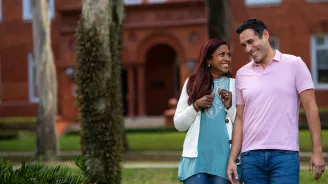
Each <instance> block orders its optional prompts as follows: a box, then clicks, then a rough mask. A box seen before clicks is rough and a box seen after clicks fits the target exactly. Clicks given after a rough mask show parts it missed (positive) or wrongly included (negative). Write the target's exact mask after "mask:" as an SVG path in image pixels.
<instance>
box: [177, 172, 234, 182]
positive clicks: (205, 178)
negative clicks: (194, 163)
mask: <svg viewBox="0 0 328 184" xmlns="http://www.w3.org/2000/svg"><path fill="white" fill-rule="evenodd" d="M209 183H210V184H229V183H230V182H229V180H226V179H224V178H222V177H220V176H215V175H211V174H206V173H198V174H195V175H193V176H190V177H189V178H187V179H186V180H184V181H183V184H209Z"/></svg>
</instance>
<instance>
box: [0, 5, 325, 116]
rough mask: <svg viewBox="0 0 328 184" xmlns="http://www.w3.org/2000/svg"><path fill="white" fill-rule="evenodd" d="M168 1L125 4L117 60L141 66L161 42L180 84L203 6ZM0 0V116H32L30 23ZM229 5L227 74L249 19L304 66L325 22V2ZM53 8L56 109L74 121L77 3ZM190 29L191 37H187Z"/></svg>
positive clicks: (203, 35) (202, 33)
mask: <svg viewBox="0 0 328 184" xmlns="http://www.w3.org/2000/svg"><path fill="white" fill-rule="evenodd" d="M170 2H173V3H168V4H167V5H144V6H129V7H127V8H126V15H127V16H126V22H125V31H124V48H123V50H124V52H123V53H124V54H123V64H124V66H126V67H130V66H135V65H138V64H139V65H140V64H144V63H145V55H146V53H147V51H148V50H149V49H151V48H152V47H153V46H154V45H156V44H159V43H166V44H168V45H170V47H172V48H173V49H174V50H175V52H176V54H177V55H178V57H179V59H180V60H181V71H180V74H181V81H180V85H183V82H184V80H185V79H186V78H187V77H188V75H189V72H188V70H187V68H186V65H185V63H186V61H187V60H188V59H196V60H197V58H198V54H199V49H200V46H201V44H202V43H204V42H205V40H206V39H207V31H206V10H205V9H204V4H203V2H202V1H194V0H192V3H191V2H187V0H181V1H179V2H180V3H178V2H177V1H175V3H174V1H173V0H172V1H170ZM2 3H3V4H2V21H1V23H0V25H1V26H0V41H1V43H2V44H0V59H1V60H0V62H1V88H0V89H1V90H2V92H1V95H2V97H1V99H2V101H1V104H0V116H33V115H35V114H36V110H37V104H33V103H30V102H29V99H28V70H27V64H28V62H27V54H28V52H29V51H32V49H33V47H32V46H33V43H32V29H31V22H24V21H23V19H22V0H10V1H2ZM230 3H231V7H232V24H231V27H232V43H231V46H232V52H233V64H232V72H233V73H235V72H236V70H237V69H238V68H240V67H241V66H243V65H244V64H246V63H247V62H248V58H249V57H248V56H247V55H246V54H245V53H244V51H243V49H242V47H241V46H240V44H239V39H238V36H237V35H236V34H235V29H236V28H237V26H238V25H239V24H240V23H241V22H242V21H244V20H245V19H247V18H251V17H255V18H258V19H261V20H264V21H265V22H266V23H267V25H268V26H269V30H270V31H271V33H272V34H273V35H275V36H277V37H278V38H279V47H280V50H281V51H282V52H285V53H290V54H294V55H299V56H301V57H302V58H303V60H304V61H305V62H306V63H307V65H308V67H309V68H310V65H311V61H310V59H311V56H310V35H311V34H312V33H318V32H328V30H325V29H324V28H323V27H322V24H321V23H322V22H323V21H324V20H328V14H327V13H326V12H327V9H328V3H307V2H306V1H299V0H288V1H287V0H283V1H282V4H280V5H277V6H268V7H246V6H245V5H244V0H233V1H231V2H230ZM55 7H56V16H55V19H53V20H52V29H51V31H52V47H53V50H54V56H55V62H56V67H57V79H58V113H59V114H60V115H62V116H63V117H64V118H65V119H67V120H71V121H75V120H76V117H77V111H76V108H75V103H74V97H73V95H72V81H71V80H70V79H69V78H68V77H67V76H66V75H65V69H66V68H67V67H69V66H73V65H75V56H74V38H73V35H74V31H75V28H76V25H77V21H78V18H79V12H80V7H81V1H80V0H65V1H64V0H56V1H55ZM145 12H148V13H145ZM166 18H168V20H165V19H166ZM163 25H164V26H163ZM194 33H196V39H195V40H193V39H192V38H191V35H193V34H194ZM136 90H137V89H136ZM325 94H327V91H317V102H318V104H319V105H321V106H328V96H327V95H325Z"/></svg>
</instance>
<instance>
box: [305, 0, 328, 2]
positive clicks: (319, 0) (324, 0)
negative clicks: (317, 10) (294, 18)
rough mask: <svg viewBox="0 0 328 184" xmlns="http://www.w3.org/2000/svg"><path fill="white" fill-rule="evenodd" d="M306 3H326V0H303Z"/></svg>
mask: <svg viewBox="0 0 328 184" xmlns="http://www.w3.org/2000/svg"><path fill="white" fill-rule="evenodd" d="M305 1H306V2H308V3H323V2H328V0H305Z"/></svg>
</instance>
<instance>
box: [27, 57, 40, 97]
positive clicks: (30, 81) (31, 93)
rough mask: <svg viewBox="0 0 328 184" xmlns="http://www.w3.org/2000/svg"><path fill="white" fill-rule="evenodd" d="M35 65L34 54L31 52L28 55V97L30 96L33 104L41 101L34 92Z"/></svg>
mask: <svg viewBox="0 0 328 184" xmlns="http://www.w3.org/2000/svg"><path fill="white" fill-rule="evenodd" d="M33 64H34V57H33V53H32V52H29V53H28V67H27V68H28V96H29V101H30V102H32V103H38V102H39V101H40V98H39V97H38V96H35V95H34V94H35V91H34V89H35V88H34V85H35V81H34V80H33Z"/></svg>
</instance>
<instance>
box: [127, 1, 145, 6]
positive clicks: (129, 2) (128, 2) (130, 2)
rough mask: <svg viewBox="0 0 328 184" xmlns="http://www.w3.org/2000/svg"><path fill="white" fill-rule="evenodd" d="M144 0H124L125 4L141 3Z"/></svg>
mask: <svg viewBox="0 0 328 184" xmlns="http://www.w3.org/2000/svg"><path fill="white" fill-rule="evenodd" d="M141 3H142V0H124V4H126V5H132V4H141Z"/></svg>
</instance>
